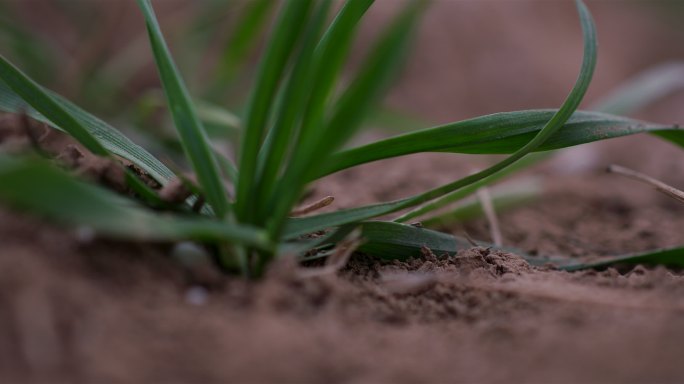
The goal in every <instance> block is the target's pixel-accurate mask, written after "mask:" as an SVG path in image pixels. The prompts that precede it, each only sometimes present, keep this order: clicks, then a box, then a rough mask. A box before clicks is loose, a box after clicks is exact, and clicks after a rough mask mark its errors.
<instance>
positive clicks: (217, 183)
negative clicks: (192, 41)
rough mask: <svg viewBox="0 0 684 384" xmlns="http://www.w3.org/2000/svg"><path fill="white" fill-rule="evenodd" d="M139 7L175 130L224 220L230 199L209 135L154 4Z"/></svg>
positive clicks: (144, 1) (141, 1) (145, 0)
mask: <svg viewBox="0 0 684 384" xmlns="http://www.w3.org/2000/svg"><path fill="white" fill-rule="evenodd" d="M138 4H139V5H140V8H141V10H142V12H143V15H144V16H145V24H146V26H147V32H148V35H149V38H150V45H151V46H152V51H153V53H154V57H155V60H156V63H157V69H158V70H159V77H160V79H161V81H162V84H163V86H164V93H165V94H166V98H167V101H168V103H169V109H170V110H171V115H172V116H173V120H174V122H175V125H176V130H177V131H178V133H179V134H180V137H181V141H182V144H183V148H184V149H185V152H186V153H187V155H188V158H189V160H190V163H191V164H192V168H193V170H194V172H195V174H196V175H197V178H198V180H199V183H200V185H201V186H202V189H203V192H204V195H205V196H206V199H207V201H208V202H209V204H210V205H211V207H212V208H213V210H214V212H216V214H217V215H218V216H219V217H223V216H225V214H226V213H227V211H228V207H229V204H228V198H227V193H226V190H225V188H224V187H223V182H222V180H221V176H220V172H219V168H218V163H217V161H216V158H215V157H214V153H213V151H212V149H211V147H210V145H209V140H208V139H207V135H206V132H205V131H204V127H203V126H202V123H201V122H200V120H199V118H198V117H197V113H196V112H195V109H194V107H193V105H192V101H191V99H190V95H189V94H188V91H187V89H186V88H185V84H184V83H183V79H182V78H181V75H180V73H179V71H178V69H177V68H176V65H175V63H174V62H173V59H172V58H171V53H170V52H169V48H168V47H167V46H166V42H165V41H164V36H163V35H162V32H161V29H160V27H159V23H158V22H157V19H156V16H155V14H154V10H153V9H152V4H151V3H150V1H149V0H138Z"/></svg>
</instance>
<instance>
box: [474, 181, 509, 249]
mask: <svg viewBox="0 0 684 384" xmlns="http://www.w3.org/2000/svg"><path fill="white" fill-rule="evenodd" d="M477 197H478V199H480V204H481V205H482V210H483V211H484V214H485V217H486V218H487V221H488V222H489V232H490V233H491V235H492V241H493V242H494V245H496V246H498V247H500V246H502V245H503V237H502V236H501V228H500V226H499V219H498V217H497V216H496V211H495V210H494V204H493V202H492V195H491V194H490V193H489V188H487V187H482V188H480V189H478V190H477Z"/></svg>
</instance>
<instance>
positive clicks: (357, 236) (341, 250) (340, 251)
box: [298, 228, 363, 278]
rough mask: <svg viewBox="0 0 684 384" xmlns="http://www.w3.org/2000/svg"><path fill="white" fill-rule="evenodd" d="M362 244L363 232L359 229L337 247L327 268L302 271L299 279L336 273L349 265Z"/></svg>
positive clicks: (326, 262)
mask: <svg viewBox="0 0 684 384" xmlns="http://www.w3.org/2000/svg"><path fill="white" fill-rule="evenodd" d="M362 243H363V239H362V238H361V230H360V229H358V228H357V229H355V230H354V231H352V233H350V234H349V236H347V238H345V239H344V240H342V241H341V242H340V243H339V244H338V245H337V246H336V247H335V249H334V250H333V254H332V255H330V256H328V259H327V260H326V261H325V266H323V267H320V268H304V269H300V270H299V273H298V275H299V277H300V278H310V277H316V276H323V275H330V274H333V273H336V272H337V271H339V270H340V269H342V268H344V266H345V265H347V262H348V261H349V258H350V257H351V255H352V253H354V251H355V250H356V249H357V248H358V247H359V246H360V245H361V244H362Z"/></svg>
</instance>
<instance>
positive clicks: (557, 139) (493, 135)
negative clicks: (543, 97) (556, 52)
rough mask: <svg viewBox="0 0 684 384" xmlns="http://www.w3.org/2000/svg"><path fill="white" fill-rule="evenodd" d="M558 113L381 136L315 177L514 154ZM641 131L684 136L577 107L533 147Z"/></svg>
mask: <svg viewBox="0 0 684 384" xmlns="http://www.w3.org/2000/svg"><path fill="white" fill-rule="evenodd" d="M556 112H557V111H554V110H529V111H517V112H504V113H496V114H492V115H487V116H482V117H476V118H473V119H469V120H464V121H460V122H457V123H452V124H447V125H443V126H439V127H435V128H428V129H424V130H419V131H416V132H411V133H407V134H403V135H399V136H395V137H392V138H389V139H385V140H380V141H377V142H374V143H371V144H368V145H364V146H361V147H357V148H353V149H348V150H345V151H342V152H339V153H337V154H335V155H333V156H332V158H331V159H330V161H329V165H328V164H326V168H325V169H324V170H322V171H321V172H320V173H319V174H317V175H316V178H318V177H322V176H325V175H328V174H331V173H334V172H337V171H340V170H343V169H347V168H350V167H353V166H356V165H360V164H365V163H369V162H372V161H376V160H382V159H387V158H392V157H397V156H403V155H408V154H412V153H419V152H453V153H471V154H508V153H513V152H515V151H517V150H520V148H522V147H523V145H524V144H525V143H527V142H529V141H530V138H531V137H534V136H535V135H536V134H538V133H539V132H540V131H541V129H542V128H543V126H544V124H545V122H547V121H549V119H550V117H551V116H553V115H554V114H555V113H556ZM643 132H648V133H655V134H662V133H664V132H667V133H668V134H670V135H672V136H673V137H677V138H684V130H682V129H681V128H679V127H678V126H676V125H662V124H654V123H647V122H643V121H639V120H634V119H628V118H624V117H620V116H615V115H609V114H604V113H599V112H585V111H578V112H575V113H574V114H573V115H572V116H571V117H570V119H568V121H567V122H566V123H565V124H564V125H563V126H562V127H561V128H560V129H559V130H558V131H556V132H555V133H554V134H553V135H552V136H550V137H549V138H548V140H546V141H545V142H544V143H543V144H541V145H539V146H538V147H536V148H534V151H548V150H553V149H559V148H567V147H571V146H574V145H579V144H585V143H590V142H593V141H597V140H604V139H609V138H615V137H621V136H626V135H633V134H637V133H643ZM680 140H681V139H680ZM673 141H674V142H675V143H676V144H677V142H676V141H675V140H673Z"/></svg>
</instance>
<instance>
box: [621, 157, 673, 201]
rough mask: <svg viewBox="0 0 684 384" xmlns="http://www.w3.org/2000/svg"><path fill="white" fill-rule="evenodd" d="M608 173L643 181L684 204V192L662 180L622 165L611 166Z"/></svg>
mask: <svg viewBox="0 0 684 384" xmlns="http://www.w3.org/2000/svg"><path fill="white" fill-rule="evenodd" d="M608 172H611V173H617V174H619V175H622V176H626V177H629V178H631V179H634V180H637V181H641V182H643V183H646V184H649V185H651V186H652V187H654V188H655V189H657V190H658V191H660V192H662V193H664V194H666V195H668V196H670V197H672V198H673V199H675V200H678V201H679V202H681V203H684V192H682V191H680V190H679V189H677V188H675V187H673V186H670V185H667V184H665V183H663V182H662V181H660V180H656V179H654V178H652V177H650V176H648V175H645V174H643V173H641V172H637V171H635V170H633V169H629V168H625V167H623V166H620V165H611V166H609V167H608Z"/></svg>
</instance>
